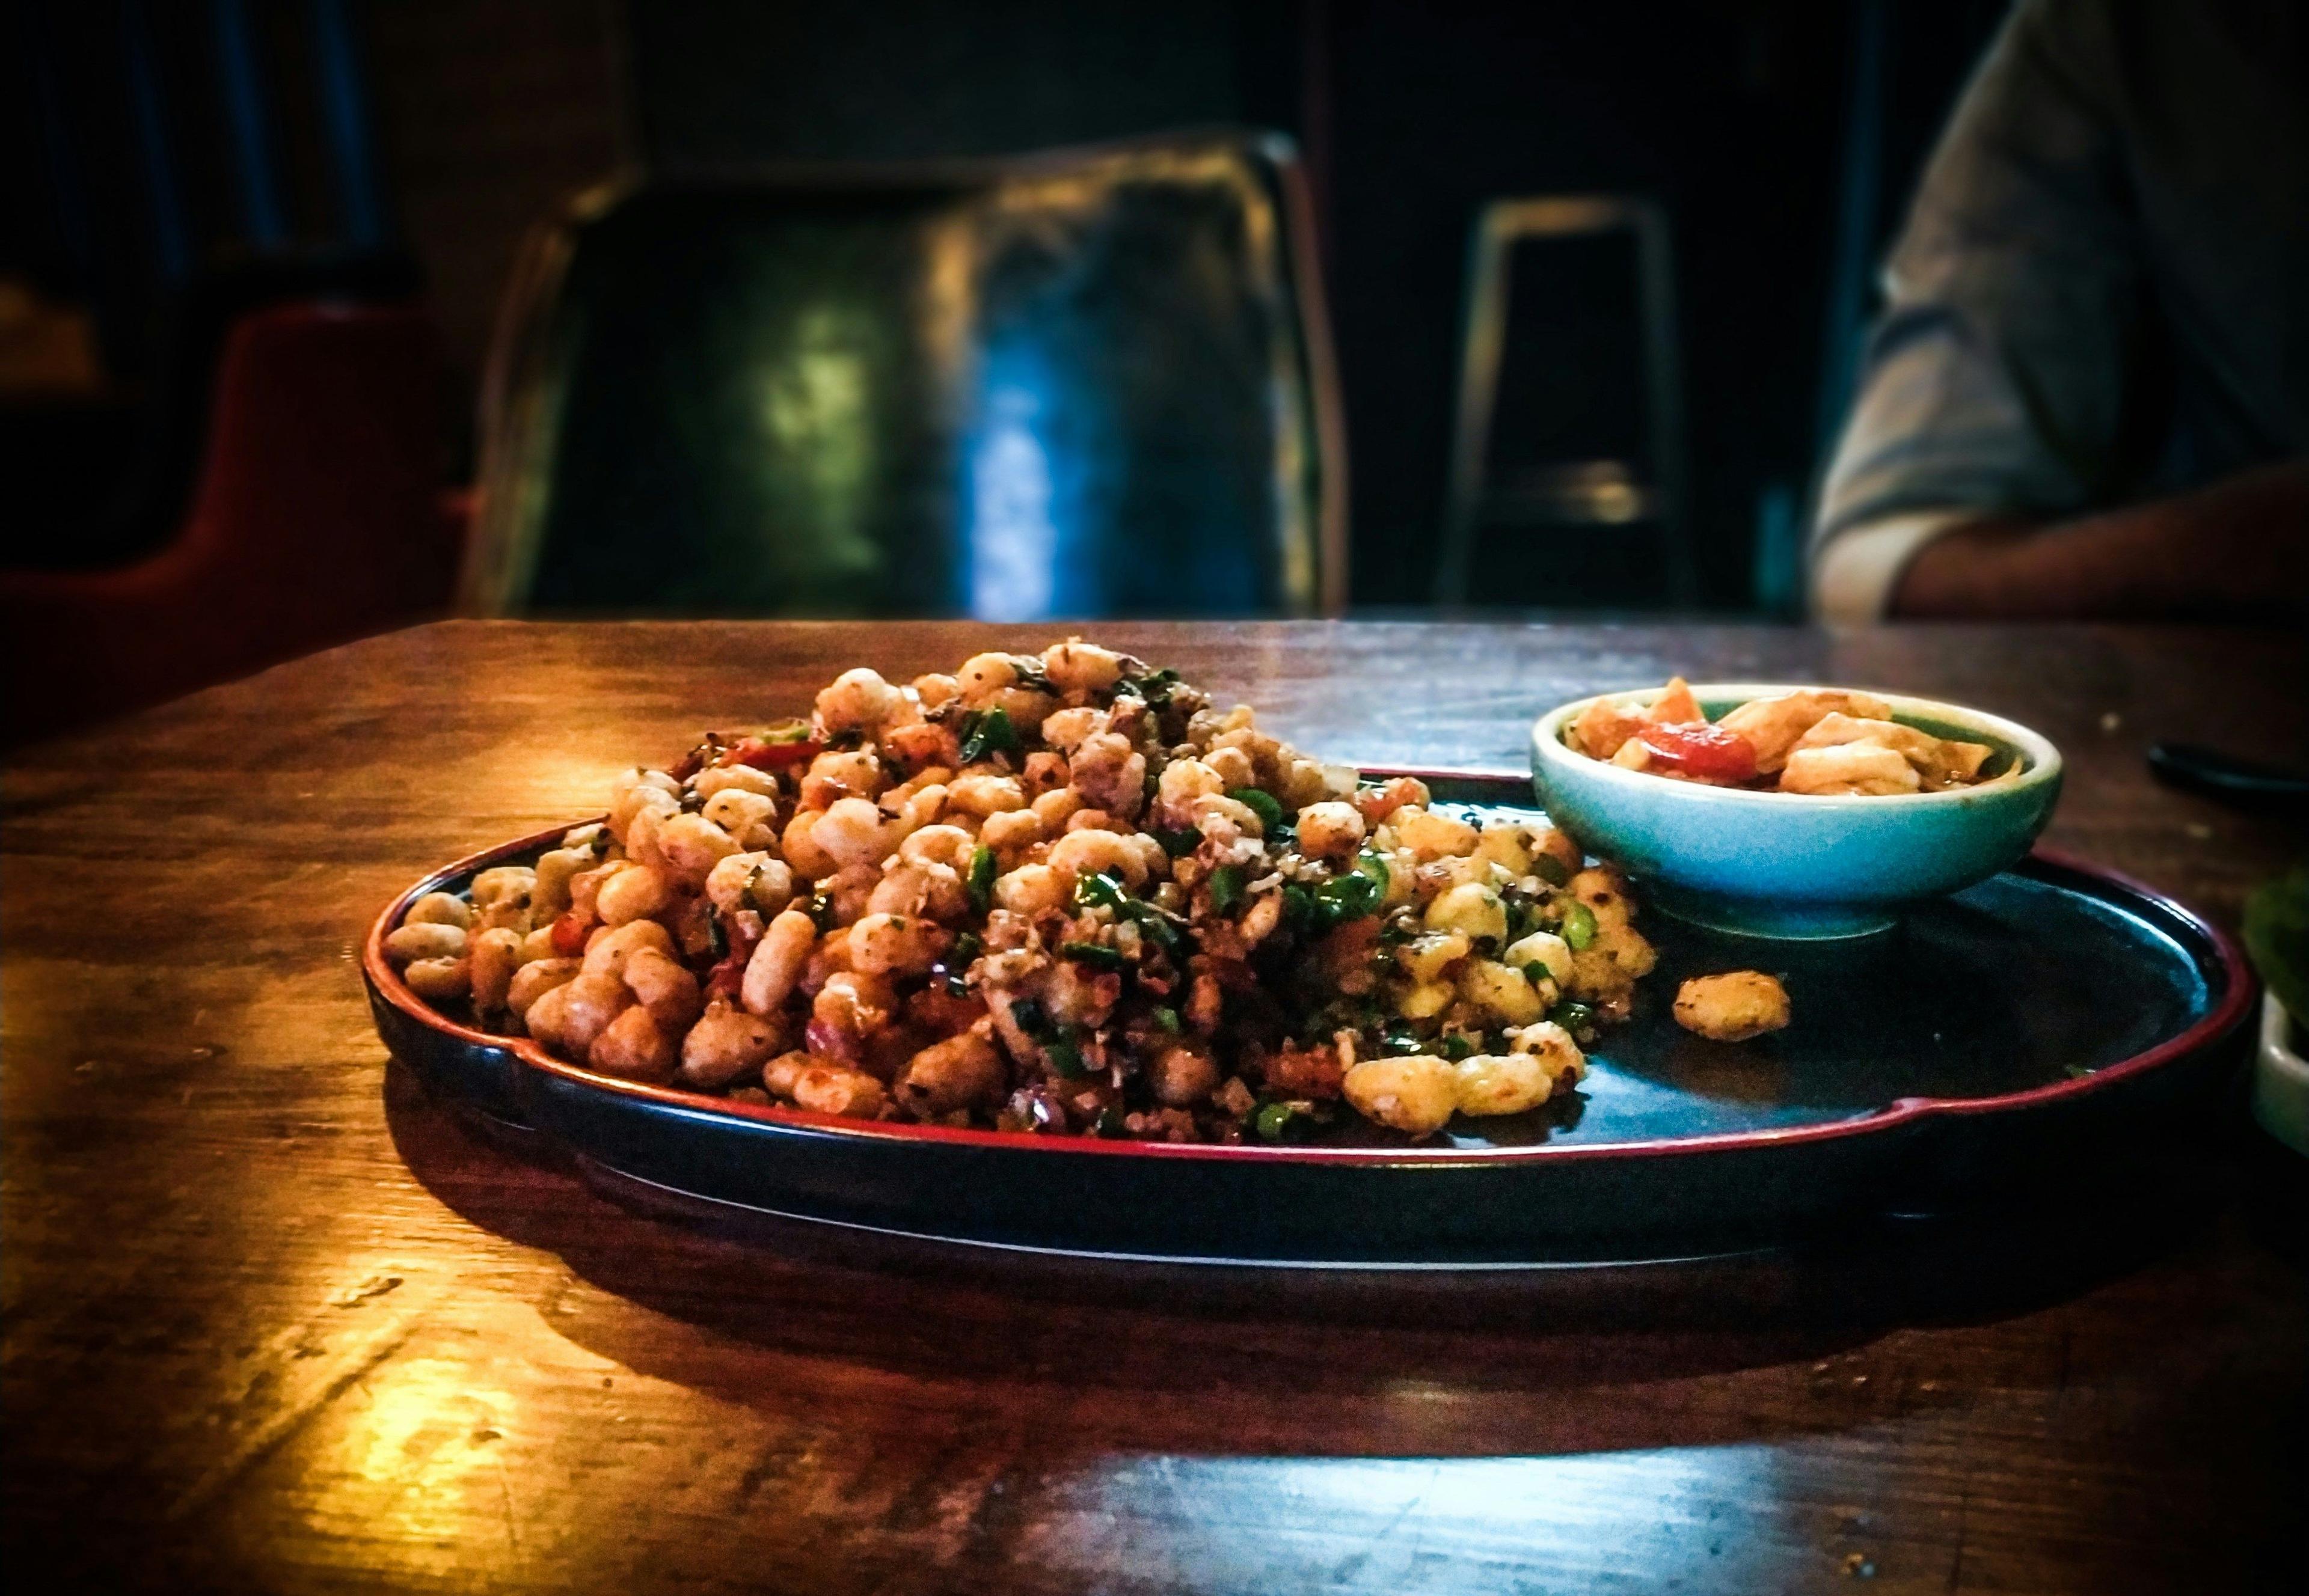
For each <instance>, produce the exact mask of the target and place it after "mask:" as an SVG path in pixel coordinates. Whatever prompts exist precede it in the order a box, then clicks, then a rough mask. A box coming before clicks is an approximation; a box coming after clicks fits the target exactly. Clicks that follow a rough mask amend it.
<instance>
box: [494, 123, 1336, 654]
mask: <svg viewBox="0 0 2309 1596" xmlns="http://www.w3.org/2000/svg"><path fill="white" fill-rule="evenodd" d="M1344 453H1345V451H1344V446H1343V443H1342V436H1341V424H1340V421H1339V406H1338V401H1337V398H1336V381H1335V378H1334V376H1333V375H1332V367H1331V361H1330V354H1329V346H1328V341H1327V331H1326V326H1325V322H1324V318H1323V313H1322V306H1321V301H1320V299H1319V293H1318V288H1317V282H1316V278H1315V274H1314V270H1313V259H1312V250H1311V238H1310V213H1309V211H1308V206H1307V201H1306V194H1305V189H1304V185H1303V183H1302V179H1301V177H1300V174H1299V171H1298V168H1297V166H1296V164H1295V161H1294V160H1293V156H1292V154H1291V152H1290V150H1289V147H1288V145H1287V144H1286V143H1285V142H1284V141H1282V140H1280V139H1278V138H1274V137H1270V136H1262V135H1247V134H1199V135H1195V136H1191V137H1180V138H1172V139H1163V140H1156V141H1148V142H1134V143H1129V144H1124V145H1117V146H1111V147H1106V148H1101V149H1094V150H1086V151H1068V152H1060V153H1057V154H1053V155H1049V156H1044V157H1037V158H1030V159H1025V160H1007V161H967V162H955V163H944V164H938V165H931V166H909V167H902V168H781V169H774V170H770V171H765V172H760V173H754V174H748V175H744V176H732V177H693V178H688V179H683V180H679V181H668V182H661V183H654V184H651V185H642V186H634V187H624V188H612V189H610V190H607V191H604V192H601V193H597V194H592V195H589V196H587V197H585V198H584V199H582V200H580V201H579V202H577V203H576V204H575V206H574V207H573V208H572V209H571V211H569V212H568V214H566V216H564V217H562V218H560V219H558V220H556V221H555V222H553V223H551V224H549V226H547V227H546V228H544V229H541V230H540V232H539V233H538V234H537V235H536V236H535V237H533V238H532V243H531V245H530V247H529V248H528V250H527V252H526V254H525V257H524V259H523V262H522V263H521V264H520V266H519V267H518V269H517V271H516V273H515V280H514V282H513V285H512V288H511V289H510V293H509V299H508V304H507V307H506V312H505V315H504V316H503V319H502V321H501V323H500V326H499V332H498V341H497V347H496V349H495V350H494V353H493V355H492V358H491V362H490V370H489V375H488V378H487V381H486V383H485V393H484V396H483V414H482V458H481V472H480V488H481V504H480V520H479V525H478V527H477V535H476V537H475V539H474V544H473V553H472V556H471V560H470V562H469V564H468V566H467V570H466V573H465V579H464V584H463V598H464V601H465V604H466V606H467V607H468V608H471V609H473V610H476V611H479V612H480V613H485V614H508V613H539V612H560V613H570V612H616V613H623V614H635V613H654V614H689V615H759V616H898V615H921V616H942V615H966V616H973V617H982V618H985V619H1005V620H1024V619H1036V618H1042V617H1054V616H1081V617H1096V616H1112V615H1133V614H1155V613H1160V614H1206V615H1210V614H1219V615H1226V614H1255V613H1276V612H1281V613H1289V614H1313V613H1332V612H1336V611H1337V610H1338V609H1340V608H1342V607H1343V606H1344V602H1345V592H1346V568H1345V510H1344V506H1345V460H1344Z"/></svg>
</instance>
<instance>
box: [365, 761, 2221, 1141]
mask: <svg viewBox="0 0 2309 1596" xmlns="http://www.w3.org/2000/svg"><path fill="white" fill-rule="evenodd" d="M1364 774H1366V775H1369V776H1376V777H1379V778H1382V779H1384V778H1387V777H1391V776H1405V775H1407V776H1415V777H1418V778H1420V779H1422V780H1425V781H1454V782H1467V781H1500V782H1514V781H1520V780H1521V778H1520V777H1516V776H1508V775H1502V774H1500V772H1492V771H1405V770H1395V769H1372V770H1369V771H1366V772H1364ZM1446 801H1450V800H1446ZM1531 807H1537V806H1536V804H1534V805H1533V806H1531ZM594 818H595V819H599V818H600V817H599V816H595V817H594ZM587 824H592V821H590V820H575V821H570V822H567V823H566V824H562V825H556V826H549V827H547V828H546V829H545V830H543V831H540V832H535V833H532V834H530V835H529V836H526V837H523V838H520V839H518V840H516V841H511V842H504V843H500V844H498V845H497V847H495V848H489V849H485V850H482V851H481V852H480V853H476V854H471V855H469V856H468V857H466V858H462V859H459V860H458V861H457V862H456V863H454V864H453V865H447V866H445V867H442V868H440V869H438V870H436V871H434V872H433V873H432V874H431V875H429V876H426V877H425V878H424V879H423V880H422V881H419V883H417V884H416V885H414V886H412V887H411V888H409V889H408V890H407V891H406V892H404V893H402V894H401V895H400V896H398V897H396V898H395V899H393V902H390V903H388V904H387V905H385V910H384V912H383V913H381V914H379V915H378V916H377V917H376V921H375V922H374V923H373V924H372V925H371V926H370V927H369V931H368V941H367V942H366V943H365V944H364V945H363V946H362V949H361V970H362V973H363V974H364V975H366V976H367V977H368V982H369V985H370V986H371V988H374V989H375V990H376V992H377V993H378V994H380V995H381V996H383V997H384V998H385V1001H386V1002H387V1003H389V1004H391V1005H393V1007H395V1008H397V1009H399V1010H400V1011H401V1012H402V1014H407V1015H408V1016H409V1017H410V1018H411V1019H412V1020H414V1021H416V1022H418V1023H419V1024H420V1025H423V1026H425V1027H426V1028H428V1030H431V1031H438V1032H440V1033H441V1034H442V1035H445V1036H449V1037H454V1038H455V1039H456V1040H459V1041H461V1042H464V1043H466V1044H468V1045H469V1046H473V1047H483V1048H502V1049H504V1050H506V1051H508V1052H510V1053H512V1054H513V1055H514V1056H515V1057H517V1058H519V1059H520V1060H521V1061H522V1063H523V1065H527V1066H528V1067H529V1068H531V1069H533V1070H536V1071H538V1072H540V1074H546V1075H551V1076H555V1077H558V1078H559V1079H561V1080H563V1081H566V1082H568V1083H571V1084H573V1085H577V1086H584V1087H588V1088H591V1089H593V1090H595V1091H607V1092H610V1093H613V1094H615V1095H617V1096H620V1097H626V1098H631V1099H635V1100H639V1101H642V1102H647V1103H653V1104H655V1105H657V1106H658V1107H660V1108H663V1109H680V1110H682V1111H685V1112H688V1113H694V1114H717V1115H722V1116H726V1117H731V1118H735V1119H743V1120H751V1121H754V1122H757V1123H759V1124H762V1125H767V1126H775V1127H777V1128H780V1129H783V1130H792V1131H807V1132H812V1133H816V1134H822V1135H833V1136H842V1137H848V1138H852V1139H860V1140H865V1141H871V1142H882V1143H890V1144H892V1145H898V1146H903V1145H908V1144H913V1143H934V1144H938V1145H942V1146H949V1147H984V1148H990V1149H1003V1150H1007V1151H1011V1152H1037V1153H1046V1154H1050V1155H1053V1156H1059V1157H1092V1158H1114V1157H1121V1158H1181V1159H1257V1160H1267V1161H1276V1160H1281V1161H1284V1162H1288V1163H1318V1164H1349V1165H1354V1164H1376V1165H1389V1164H1470V1163H1474V1164H1485V1163H1496V1162H1500V1161H1502V1160H1508V1161H1521V1160H1526V1159H1614V1158H1661V1157H1681V1156H1683V1155H1687V1154H1695V1153H1709V1152H1741V1151H1743V1150H1752V1149H1760V1148H1766V1147H1786V1146H1789V1145H1792V1144H1794V1143H1809V1142H1823V1141H1829V1140H1832V1139H1835V1138H1838V1137H1843V1136H1865V1135H1876V1134H1881V1133H1884V1132H1888V1131H1892V1130H1897V1129H1898V1128H1900V1127H1901V1126H1906V1125H1910V1124H1914V1123H1916V1121H1918V1120H1921V1119H1924V1118H1926V1117H1931V1116H1933V1115H1940V1114H2000V1113H2004V1112H2007V1111H2010V1110H2014V1109H2033V1108H2040V1107H2044V1106H2046V1105H2049V1104H2057V1103H2063V1102H2069V1101H2074V1100H2080V1099H2083V1098H2087V1097H2090V1096H2092V1095H2094V1094H2095V1093H2097V1092H2100V1091H2107V1090H2109V1089H2110V1088H2112V1087H2114V1086H2115V1085H2117V1084H2118V1083H2122V1082H2123V1081H2127V1080H2131V1079H2132V1078H2134V1077H2136V1076H2139V1075H2144V1074H2148V1073H2149V1072H2150V1071H2151V1070H2154V1069H2157V1068H2158V1067H2159V1066H2161V1065H2165V1064H2167V1063H2169V1062H2171V1061H2172V1060H2174V1059H2175V1058H2179V1057H2184V1056H2186V1055H2188V1054H2191V1053H2193V1052H2195V1051H2197V1050H2198V1049H2199V1048H2203V1047H2206V1046H2208V1045H2210V1043H2212V1042H2213V1041H2214V1040H2216V1039H2218V1038H2219V1037H2220V1036H2222V1035H2223V1034H2224V1033H2226V1032H2227V1031H2230V1030H2232V1029H2234V1028H2235V1026H2236V1025H2238V1024H2239V1023H2241V1022H2243V1021H2244V1017H2245V1014H2246V1013H2247V1011H2248V1010H2249V1009H2250V1008H2251V1007H2252V1005H2253V997H2254V995H2255V993H2256V991H2257V990H2258V988H2257V985H2256V983H2255V982H2254V980H2253V975H2252V973H2251V971H2250V970H2249V968H2248V967H2247V966H2246V964H2245V962H2244V956H2243V955H2242V953H2240V952H2239V951H2238V948H2237V945H2236V944H2235V942H2234V941H2233V940H2232V939H2231V938H2230V937H2229V936H2228V935H2227V933H2226V932H2224V931H2223V930H2222V929H2221V928H2220V927H2218V926H2216V925H2214V924H2213V923H2212V922H2211V921H2210V920H2208V919H2204V918H2203V917H2202V916H2201V915H2199V914H2197V913H2195V912H2194V911H2193V910H2189V909H2187V908H2184V906H2183V905H2181V904H2180V903H2178V902H2175V900H2173V899H2172V898H2170V897H2168V896H2166V894H2165V893H2160V892H2158V890H2157V889H2156V888H2155V887H2152V886H2150V885H2149V884H2147V883H2146V882H2143V881H2140V880H2138V879H2137V878H2135V877H2133V876H2127V875H2125V874H2123V872H2121V871H2117V870H2112V869H2109V868H2107V867H2105V866H2101V865H2095V864H2091V863H2088V862H2087V861H2086V860H2084V859H2081V858H2078V857H2076V856H2075V855H2073V854H2070V853H2065V852H2062V851H2060V850H2055V849H2047V848H2038V849H2036V850H2033V851H2032V852H2031V854H2030V855H2029V857H2030V858H2034V859H2037V860H2038V861H2040V862H2042V863H2044V864H2047V865H2050V866H2052V867H2054V868H2057V869H2062V870H2067V871H2070V872H2072V873H2074V874H2076V875H2080V876H2089V877H2092V878H2094V879H2096V880H2098V881H2103V882H2106V883H2108V884H2111V885H2113V886H2115V887H2118V888H2121V889H2122V890H2123V891H2124V892H2126V893H2130V894H2132V896H2134V897H2136V898H2140V899H2143V900H2146V901H2147V902H2150V903H2153V904H2155V905H2156V906H2158V908H2159V909H2161V910H2164V911H2165V912H2166V913H2167V914H2169V915H2171V916H2173V917H2174V918H2175V919H2179V920H2181V921H2182V922H2183V923H2184V924H2186V925H2188V926H2190V927H2194V928H2195V929H2196V930H2197V931H2198V932H2199V933H2200V934H2201V935H2202V936H2204V937H2205V939H2206V940H2207V941H2209V942H2210V943H2211V944H2212V945H2213V949H2214V952H2215V953H2216V954H2217V955H2218V962H2219V964H2220V967H2221V971H2222V973H2223V974H2224V975H2225V976H2226V977H2227V981H2228V989H2227V992H2225V993H2224V994H2223V995H2222V996H2221V999H2220V1001H2219V1002H2218V1003H2217V1004H2215V1005H2214V1006H2213V1009H2212V1012H2211V1013H2210V1014H2207V1015H2206V1016H2205V1017H2204V1018H2203V1019H2201V1020H2200V1021H2198V1022H2196V1023H2195V1024H2194V1025H2192V1026H2190V1027H2189V1028H2188V1029H2187V1030H2186V1031H2183V1032H2181V1033H2180V1034H2179V1035H2178V1036H2175V1037H2172V1038H2170V1039H2168V1040H2166V1041H2163V1042H2159V1043H2158V1045H2157V1046H2156V1047H2153V1048H2149V1050H2148V1051H2146V1052H2143V1053H2136V1054H2134V1055H2133V1056H2132V1057H2130V1058H2123V1059H2119V1060H2118V1061H2117V1062H2116V1063H2114V1064H2111V1065H2104V1066H2102V1067H2101V1068H2099V1069H2097V1070H2094V1071H2093V1072H2091V1073H2090V1074H2086V1075H2081V1076H2079V1077H2077V1078H2076V1079H2074V1080H2068V1081H2054V1082H2052V1083H2049V1084H2047V1085H2044V1086H2036V1087H2031V1088H2029V1089H2028V1091H2016V1092H2010V1093H2007V1094H2004V1095H2002V1096H1998V1097H1977V1098H1938V1097H1904V1098H1898V1099H1895V1100H1893V1101H1891V1102H1890V1103H1888V1104H1886V1105H1885V1106H1884V1107H1882V1108H1881V1109H1876V1110H1874V1111H1873V1112H1872V1113H1867V1114H1863V1115H1859V1116H1857V1117H1854V1118H1851V1119H1836V1120H1828V1121H1824V1122H1822V1123H1820V1124H1818V1125H1804V1126H1787V1127H1785V1128H1782V1129H1777V1130H1759V1131H1737V1132H1731V1133H1725V1134H1716V1135H1707V1136H1673V1137H1656V1138H1653V1139H1650V1140H1646V1141H1635V1142H1594V1143H1576V1144H1573V1145H1570V1146H1549V1145H1545V1144H1542V1145H1540V1146H1535V1147H1402V1148H1393V1147H1267V1146H1259V1145H1257V1144H1254V1143H1232V1144H1230V1143H1206V1142H1131V1141H1120V1140H1108V1139H1105V1138H1103V1137H1098V1136H1043V1135H1036V1134H1032V1133H1029V1132H1025V1131H982V1130H963V1129H957V1128H956V1127H954V1126H943V1125H909V1124H906V1123H904V1122H902V1121H897V1120H881V1119H878V1120H864V1119H846V1118H843V1117H841V1116H839V1115H835V1114H816V1113H812V1112H810V1111H809V1109H791V1108H785V1107H782V1106H777V1105H769V1106H765V1105H761V1104H756V1103H740V1102H732V1101H731V1100H729V1099H728V1098H722V1097H709V1096H707V1095H705V1093H703V1092H696V1091H680V1090H679V1089H678V1088H675V1087H670V1086H653V1085H650V1084H648V1083H644V1082H640V1081H627V1080H625V1079H622V1078H621V1077H618V1076H616V1075H605V1074H601V1073H599V1072H598V1071H594V1070H590V1069H586V1068H584V1067H583V1066H581V1065H574V1064H570V1063H568V1062H566V1060H563V1059H559V1058H556V1057H554V1056H553V1055H552V1054H550V1053H548V1052H547V1051H546V1050H545V1049H544V1048H541V1047H540V1046H538V1044H537V1043H536V1041H535V1040H532V1039H531V1038H529V1037H525V1036H518V1037H517V1036H501V1035H498V1034H497V1033H496V1032H494V1031H482V1030H480V1029H478V1028H476V1027H474V1026H471V1025H467V1024H465V1023H463V1022H462V1021H458V1020H454V1019H451V1018H450V1017H449V1016H448V1015H446V1014H442V1013H440V1012H439V1011H438V1010H437V1009H435V1008H433V1007H432V1006H430V1005H428V1004H427V1003H426V1002H425V1000H424V999H422V998H420V997H419V996H417V994H416V993H414V992H412V991H411V990H410V989H409V986H408V983H407V982H405V981H403V980H402V979H401V976H400V974H399V972H398V971H395V970H394V969H393V966H392V965H391V963H389V962H387V961H386V959H385V936H386V934H387V933H389V932H391V931H392V930H393V928H394V927H396V926H398V925H399V924H400V923H401V917H402V913H403V912H405V911H406V910H407V909H408V907H409V905H410V904H411V903H413V902H416V901H417V900H418V899H419V898H420V897H422V896H424V895H425V894H426V893H429V892H432V891H435V890H436V889H437V888H438V887H439V886H440V885H441V884H442V883H444V882H446V881H451V880H454V879H455V878H456V877H458V876H466V875H471V874H473V873H477V872H479V871H481V870H485V869H487V868H489V867H490V866H491V865H493V864H495V863H497V861H498V860H500V859H504V858H510V857H512V856H514V855H516V854H521V853H524V852H527V851H529V850H533V849H537V848H540V847H542V846H543V845H544V844H546V843H548V842H550V841H554V840H555V839H557V838H558V837H560V836H561V835H562V834H563V833H565V832H566V831H568V830H569V829H570V828H571V827H572V826H578V825H587Z"/></svg>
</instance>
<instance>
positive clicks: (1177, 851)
mask: <svg viewBox="0 0 2309 1596" xmlns="http://www.w3.org/2000/svg"><path fill="white" fill-rule="evenodd" d="M1155 841H1157V842H1160V843H1161V844H1162V845H1163V852H1165V853H1167V854H1169V855H1170V856H1171V857H1172V858H1174V859H1176V858H1186V856H1187V855H1189V854H1190V853H1192V852H1194V851H1195V850H1196V849H1197V848H1198V847H1199V846H1201V844H1202V841H1203V833H1200V832H1198V831H1197V830H1195V829H1194V828H1193V827H1192V826H1189V827H1187V828H1185V829H1184V830H1181V831H1175V832H1173V831H1163V830H1158V831H1156V832H1155Z"/></svg>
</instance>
